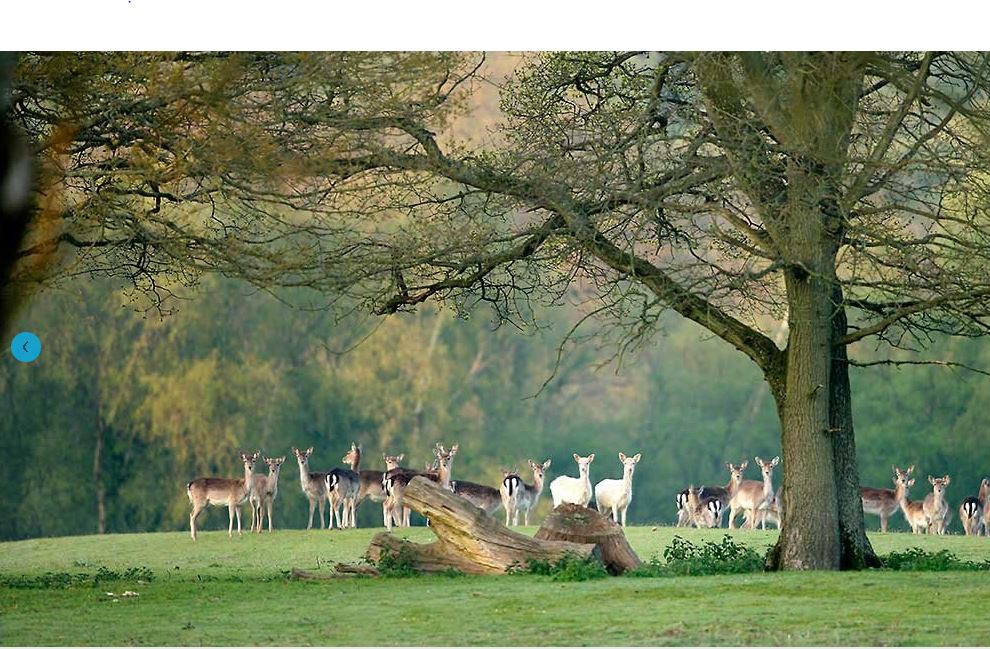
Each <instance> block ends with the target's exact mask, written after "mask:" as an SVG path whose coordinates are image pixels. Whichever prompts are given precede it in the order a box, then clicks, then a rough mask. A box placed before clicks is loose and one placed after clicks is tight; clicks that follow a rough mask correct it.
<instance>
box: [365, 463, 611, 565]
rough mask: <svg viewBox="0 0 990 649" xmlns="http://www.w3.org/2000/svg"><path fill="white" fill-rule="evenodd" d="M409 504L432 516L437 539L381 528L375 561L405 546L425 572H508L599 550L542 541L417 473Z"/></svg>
mask: <svg viewBox="0 0 990 649" xmlns="http://www.w3.org/2000/svg"><path fill="white" fill-rule="evenodd" d="M404 504H405V506H406V507H409V508H411V509H412V510H413V511H415V512H417V513H419V514H421V515H423V516H426V517H428V518H429V519H430V529H431V530H433V533H434V534H436V535H437V540H436V541H435V542H433V543H429V544H425V545H424V544H420V543H411V542H409V541H405V540H403V539H399V538H396V537H395V536H392V535H391V534H389V533H387V532H382V533H380V534H377V535H375V538H373V539H372V540H371V545H370V546H368V558H369V559H371V560H372V561H374V562H376V563H377V562H378V561H379V560H380V559H381V557H382V554H383V552H390V553H398V552H400V551H401V552H404V553H405V556H407V557H409V559H410V561H411V562H412V564H413V566H414V567H415V568H416V569H417V570H421V571H423V572H442V571H444V570H448V569H451V568H452V569H454V570H459V571H461V572H465V573H469V574H476V575H484V574H498V573H504V572H506V571H507V570H508V569H510V568H512V567H514V566H517V567H523V566H525V565H526V564H527V562H529V561H532V560H541V561H549V562H552V563H554V562H557V561H559V560H560V559H562V558H563V557H564V556H566V555H567V554H575V555H577V556H579V557H581V558H584V559H587V558H590V557H592V556H593V554H594V550H595V546H594V545H592V544H585V543H571V542H568V541H543V540H537V539H533V538H531V537H529V536H526V535H525V534H519V533H517V532H513V531H512V530H510V529H509V528H507V527H506V526H505V525H503V524H502V523H500V522H499V521H498V520H496V519H495V518H494V517H493V516H491V515H489V514H486V513H485V512H484V511H483V510H481V509H478V508H477V507H475V506H474V505H472V504H471V503H469V502H468V501H466V500H464V499H463V498H461V497H460V496H457V495H456V494H454V493H451V492H450V491H447V490H446V489H443V488H441V487H440V486H439V485H438V484H436V483H434V482H431V481H430V480H427V479H426V478H422V477H416V478H413V479H412V480H411V481H410V482H409V486H408V487H406V493H405V497H404Z"/></svg>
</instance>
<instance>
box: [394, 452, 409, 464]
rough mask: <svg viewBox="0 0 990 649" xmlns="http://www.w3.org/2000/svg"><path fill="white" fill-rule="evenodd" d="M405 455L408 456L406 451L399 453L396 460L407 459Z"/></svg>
mask: <svg viewBox="0 0 990 649" xmlns="http://www.w3.org/2000/svg"><path fill="white" fill-rule="evenodd" d="M405 457H406V454H405V453H399V454H398V455H397V456H396V458H395V461H396V462H401V461H402V460H403V459H405Z"/></svg>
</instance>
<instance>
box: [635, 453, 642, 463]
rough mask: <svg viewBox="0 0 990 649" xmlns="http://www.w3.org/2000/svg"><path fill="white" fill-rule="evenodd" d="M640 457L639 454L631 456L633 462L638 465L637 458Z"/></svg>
mask: <svg viewBox="0 0 990 649" xmlns="http://www.w3.org/2000/svg"><path fill="white" fill-rule="evenodd" d="M641 456H642V454H641V453H637V454H636V455H634V456H633V462H636V463H639V458H640V457H641Z"/></svg>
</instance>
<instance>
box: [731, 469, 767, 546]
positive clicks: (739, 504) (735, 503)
mask: <svg viewBox="0 0 990 649" xmlns="http://www.w3.org/2000/svg"><path fill="white" fill-rule="evenodd" d="M756 463H757V464H759V465H760V471H761V472H762V473H763V481H762V482H760V481H757V480H743V481H742V482H740V483H739V487H738V489H736V493H735V495H734V496H733V497H732V499H731V500H730V501H729V529H735V527H736V525H735V521H736V517H737V516H738V515H739V512H745V514H746V515H747V516H748V518H749V524H748V525H747V527H749V528H750V529H753V528H754V527H755V525H756V523H757V516H756V512H757V510H758V509H759V508H760V507H761V506H762V505H763V504H764V503H766V502H767V501H769V500H770V499H771V498H773V468H774V467H775V466H777V465H778V464H779V463H780V458H779V457H774V458H773V459H772V460H770V461H768V462H765V461H763V460H762V459H760V458H759V457H757V458H756Z"/></svg>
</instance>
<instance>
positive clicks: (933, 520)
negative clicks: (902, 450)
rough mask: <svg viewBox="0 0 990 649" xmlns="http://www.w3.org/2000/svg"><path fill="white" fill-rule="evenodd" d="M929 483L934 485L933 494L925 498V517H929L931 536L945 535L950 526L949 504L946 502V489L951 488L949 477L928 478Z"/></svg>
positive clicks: (923, 503) (923, 504)
mask: <svg viewBox="0 0 990 649" xmlns="http://www.w3.org/2000/svg"><path fill="white" fill-rule="evenodd" d="M928 482H929V483H930V484H931V485H932V492H931V493H930V494H928V495H927V496H925V500H924V501H923V502H922V506H923V508H924V512H925V516H926V517H928V533H929V534H939V535H941V534H945V530H946V528H947V527H948V526H949V517H950V516H951V512H950V511H949V503H948V502H946V500H945V489H946V487H948V486H949V482H951V480H950V479H949V476H943V477H941V478H933V477H931V476H928Z"/></svg>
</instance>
